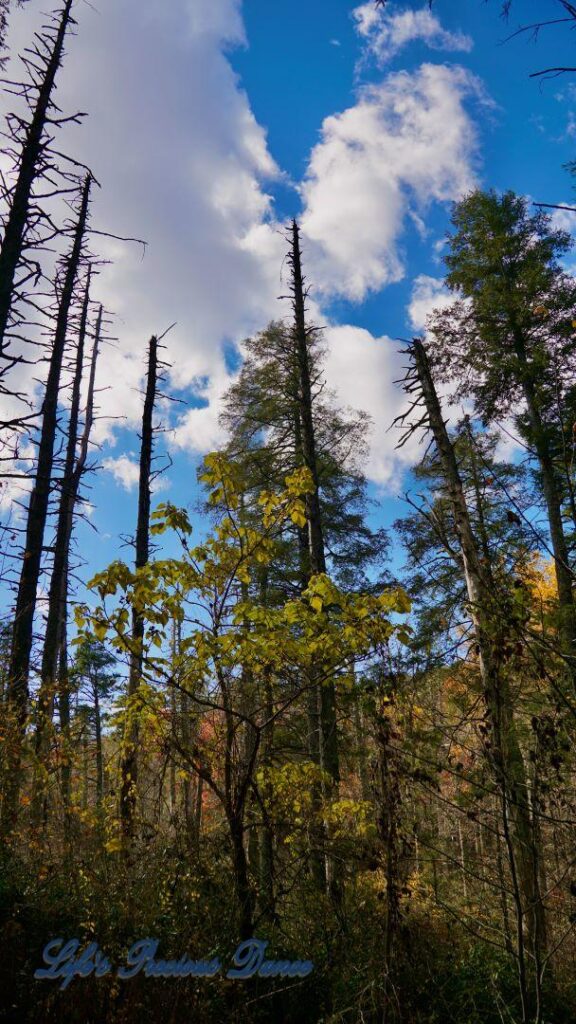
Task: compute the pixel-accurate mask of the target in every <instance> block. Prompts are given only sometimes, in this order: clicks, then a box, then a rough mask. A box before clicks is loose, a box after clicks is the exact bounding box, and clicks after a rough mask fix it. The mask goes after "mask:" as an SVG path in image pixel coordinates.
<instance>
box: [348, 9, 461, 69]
mask: <svg viewBox="0 0 576 1024" xmlns="http://www.w3.org/2000/svg"><path fill="white" fill-rule="evenodd" d="M352 17H353V18H354V21H355V23H356V31H357V32H358V35H359V36H360V37H361V38H362V40H363V41H364V43H365V55H368V56H371V57H374V58H376V60H377V61H378V63H379V64H386V63H387V62H388V61H390V60H392V58H393V57H395V56H396V55H397V54H398V53H399V52H400V50H402V49H403V48H404V47H405V46H407V45H408V43H412V42H414V41H416V40H418V41H420V42H423V43H425V44H426V46H429V47H430V48H431V49H432V50H452V51H454V50H460V51H464V52H469V51H470V50H471V49H472V45H473V43H472V40H471V38H470V36H467V35H465V34H464V33H463V32H449V31H447V29H445V28H443V27H442V25H441V24H440V22H439V20H438V18H437V17H436V16H435V15H434V14H433V13H432V11H431V10H430V9H429V7H422V8H420V9H419V10H405V11H403V10H396V11H395V10H394V8H393V7H391V6H390V5H387V6H386V7H385V8H382V7H380V8H378V7H376V5H375V4H374V2H373V0H369V2H368V3H365V4H362V5H361V6H360V7H356V8H355V10H354V11H353V12H352Z"/></svg>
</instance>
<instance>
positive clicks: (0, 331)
mask: <svg viewBox="0 0 576 1024" xmlns="http://www.w3.org/2000/svg"><path fill="white" fill-rule="evenodd" d="M72 4H73V0H66V3H65V4H64V6H63V8H62V9H61V11H60V15H59V18H58V20H57V22H56V26H55V27H54V26H49V27H47V28H46V29H45V31H44V34H43V35H37V36H36V40H35V43H34V46H33V47H32V48H31V49H30V50H27V51H25V54H28V55H27V56H26V55H25V56H24V57H23V60H24V64H25V65H26V68H27V70H28V73H29V76H30V79H31V81H30V82H28V83H26V84H24V85H20V84H16V83H8V85H9V86H12V87H13V91H16V92H17V93H18V94H19V95H23V96H24V98H25V99H26V101H27V103H28V105H29V107H30V108H31V119H30V121H29V122H25V121H23V120H22V118H20V117H16V115H11V116H10V118H9V125H10V124H12V125H13V133H14V134H15V135H16V137H17V138H18V136H22V143H21V152H20V155H19V158H18V162H17V177H16V183H15V185H14V187H13V188H12V189H11V190H10V191H9V192H8V202H9V210H8V216H7V218H6V222H5V225H4V232H3V237H2V244H1V247H0V359H3V360H5V359H6V348H7V342H6V331H7V328H8V324H9V320H10V313H11V310H12V305H13V299H14V292H15V289H16V288H18V289H19V288H21V287H22V285H23V283H24V282H23V281H22V280H21V281H19V282H17V281H16V277H17V273H18V270H19V268H20V267H21V266H22V261H23V254H24V250H25V247H26V244H27V235H29V234H30V231H31V227H32V226H33V225H34V226H35V225H36V224H37V222H38V219H39V217H41V216H42V214H40V213H39V212H38V211H34V212H33V216H31V207H32V205H33V188H34V184H35V182H36V180H37V178H38V177H39V176H40V175H41V174H45V173H46V172H47V170H48V167H47V163H50V160H51V157H50V156H49V155H48V153H47V150H48V147H49V145H50V142H51V139H50V138H49V135H48V132H47V129H49V127H50V126H51V125H53V124H56V123H57V119H54V117H52V116H51V114H52V113H53V112H55V109H56V108H54V104H53V93H54V87H55V84H56V76H57V73H58V70H59V68H60V66H61V64H62V58H63V54H64V40H65V38H66V33H67V32H68V29H69V28H70V26H71V25H72V24H74V21H73V18H72ZM36 272H37V268H34V269H32V270H27V269H26V268H24V277H25V279H29V277H30V275H31V274H33V273H36ZM8 363H10V360H8ZM1 370H2V368H1V367H0V372H1Z"/></svg>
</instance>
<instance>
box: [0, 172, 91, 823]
mask: <svg viewBox="0 0 576 1024" xmlns="http://www.w3.org/2000/svg"><path fill="white" fill-rule="evenodd" d="M91 183H92V179H91V177H90V175H87V177H86V180H85V183H84V189H83V193H82V200H81V205H80V212H79V215H78V219H77V222H76V226H75V230H74V239H73V243H72V247H71V250H70V253H69V255H68V257H67V259H66V261H65V269H64V280H63V283H62V291H61V295H60V302H59V306H58V312H57V316H56V326H55V331H54V338H53V342H52V351H51V355H50V365H49V370H48V378H47V381H46V388H45V392H44V400H43V403H42V410H41V415H42V426H41V431H40V440H39V446H38V458H37V464H36V474H35V480H34V486H33V489H32V493H31V496H30V502H29V505H28V513H27V520H26V534H25V542H24V552H23V557H22V568H21V572H20V580H19V584H18V593H17V598H16V607H15V614H14V627H13V632H12V647H11V652H10V667H9V673H8V675H9V679H8V694H7V709H6V710H7V715H8V723H7V724H8V744H7V753H6V776H5V780H4V799H3V803H2V813H1V816H0V833H1V834H2V835H3V836H6V835H7V834H8V833H9V832H10V830H11V829H12V827H13V826H14V824H15V822H16V817H17V808H18V795H19V790H20V782H21V762H22V745H23V741H24V733H25V728H26V718H27V714H28V697H29V685H28V681H29V673H30V657H31V652H32V641H33V628H34V614H35V610H36V600H37V594H38V584H39V580H40V571H41V562H42V553H43V549H44V535H45V532H46V521H47V517H48V503H49V498H50V492H51V488H52V471H53V464H54V446H55V439H56V430H57V425H58V395H59V389H60V378H61V374H62V365H63V360H64V349H65V345H66V339H67V333H68V319H69V314H70V308H71V305H72V300H73V295H74V286H75V283H76V279H77V276H78V270H79V267H80V264H81V260H82V252H83V244H84V238H85V233H86V225H87V220H88V207H89V200H90V187H91Z"/></svg>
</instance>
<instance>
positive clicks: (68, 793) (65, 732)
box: [58, 588, 72, 842]
mask: <svg viewBox="0 0 576 1024" xmlns="http://www.w3.org/2000/svg"><path fill="white" fill-rule="evenodd" d="M66 589H67V588H66ZM66 619H67V615H66V614H64V618H63V623H62V635H61V638H60V654H59V659H58V712H59V717H60V744H61V751H62V755H61V756H62V773H61V786H62V804H63V806H64V832H65V836H66V839H67V841H68V842H69V841H70V838H71V825H72V822H71V816H70V808H71V805H72V742H71V740H72V736H71V732H70V677H69V673H68V651H67V637H66V634H67V623H66Z"/></svg>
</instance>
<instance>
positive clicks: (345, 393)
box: [325, 325, 419, 492]
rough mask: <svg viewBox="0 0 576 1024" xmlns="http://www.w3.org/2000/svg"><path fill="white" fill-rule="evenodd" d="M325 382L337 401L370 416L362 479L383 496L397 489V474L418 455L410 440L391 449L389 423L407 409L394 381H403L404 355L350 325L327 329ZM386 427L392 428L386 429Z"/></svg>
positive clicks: (395, 437)
mask: <svg viewBox="0 0 576 1024" xmlns="http://www.w3.org/2000/svg"><path fill="white" fill-rule="evenodd" d="M325 341H326V345H327V359H326V378H327V382H328V385H329V386H330V387H331V388H333V389H334V390H335V391H336V394H337V396H338V399H339V401H340V402H341V403H344V402H345V403H346V404H347V405H348V406H349V407H350V408H352V409H361V410H363V411H365V412H367V413H369V414H370V416H371V417H372V420H373V429H372V431H371V434H370V437H369V457H368V463H367V465H366V466H365V467H364V470H365V472H366V475H367V476H368V478H369V479H370V480H372V481H374V482H375V483H377V484H379V485H380V486H381V487H382V488H383V489H384V490H386V491H387V492H391V491H392V492H393V491H394V489H395V488H397V487H398V486H399V485H400V480H401V475H402V471H403V470H404V469H405V467H406V466H407V465H410V464H412V463H413V462H414V460H415V458H417V455H418V448H419V442H418V439H417V438H416V437H414V438H413V439H411V440H410V441H409V442H408V444H407V445H406V446H405V447H404V448H402V449H399V450H398V449H397V448H396V445H397V443H398V441H399V439H400V431H399V430H398V429H396V428H393V427H392V422H393V420H394V419H395V418H396V416H398V415H399V413H401V412H402V411H404V410H405V409H406V408H407V398H406V395H405V394H404V392H403V391H402V389H401V388H400V387H399V386H398V385H395V384H394V381H397V380H399V379H400V378H401V377H403V375H404V374H403V369H402V368H403V366H405V365H406V356H405V355H404V354H403V353H402V352H401V351H400V345H399V344H398V342H397V341H393V340H392V339H391V338H388V337H385V336H384V337H381V338H374V337H373V336H372V334H370V332H369V331H366V330H364V329H363V328H361V327H352V326H350V325H346V326H340V327H328V328H327V330H326V334H325ZM391 427H392V429H390V428H391Z"/></svg>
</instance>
